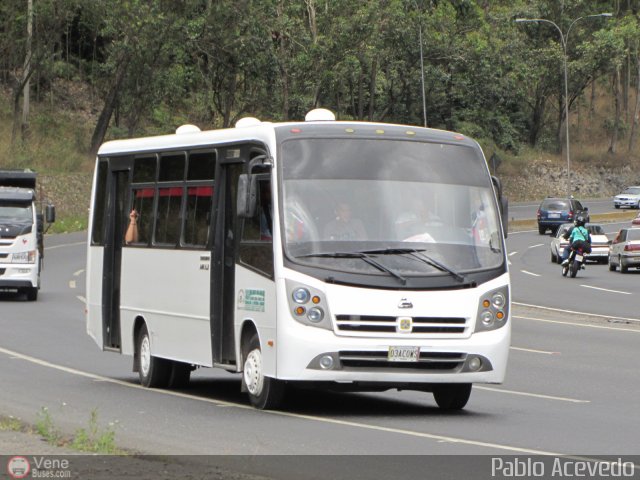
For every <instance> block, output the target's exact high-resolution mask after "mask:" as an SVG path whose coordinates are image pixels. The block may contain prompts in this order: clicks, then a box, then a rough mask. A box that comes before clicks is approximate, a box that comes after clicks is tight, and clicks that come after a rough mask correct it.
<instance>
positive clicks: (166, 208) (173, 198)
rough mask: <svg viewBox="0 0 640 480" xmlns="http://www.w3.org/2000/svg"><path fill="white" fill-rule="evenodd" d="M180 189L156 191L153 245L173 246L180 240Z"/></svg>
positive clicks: (181, 189)
mask: <svg viewBox="0 0 640 480" xmlns="http://www.w3.org/2000/svg"><path fill="white" fill-rule="evenodd" d="M183 190H184V189H183V188H182V187H166V188H159V189H158V213H157V219H156V230H155V235H154V238H153V239H154V243H155V244H157V245H172V246H175V245H177V244H178V241H179V240H180V208H181V206H182V192H183Z"/></svg>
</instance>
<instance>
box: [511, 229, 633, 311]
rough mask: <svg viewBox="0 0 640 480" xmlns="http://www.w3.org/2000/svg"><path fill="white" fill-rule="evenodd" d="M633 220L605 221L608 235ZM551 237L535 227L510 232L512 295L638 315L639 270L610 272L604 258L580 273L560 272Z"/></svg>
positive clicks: (539, 302)
mask: <svg viewBox="0 0 640 480" xmlns="http://www.w3.org/2000/svg"><path fill="white" fill-rule="evenodd" d="M628 225H629V222H624V223H607V224H602V226H603V228H604V230H605V233H606V234H607V237H609V239H613V238H614V236H615V234H616V233H617V232H618V231H619V229H620V228H622V227H623V226H628ZM550 243H551V237H550V236H548V235H539V234H538V232H537V231H533V230H532V231H522V232H515V233H514V232H512V233H510V234H509V238H508V239H507V248H508V251H509V261H510V263H511V265H510V271H511V275H512V282H513V284H514V287H513V289H514V300H515V301H517V302H520V303H523V304H530V305H544V306H548V307H554V308H558V309H565V310H571V311H575V312H589V313H596V314H599V315H604V316H609V317H611V316H612V317H620V319H628V318H631V319H640V312H638V302H637V298H638V295H640V270H629V272H628V273H626V274H621V273H620V270H619V269H618V271H616V272H610V271H609V269H608V267H607V266H606V265H603V264H595V263H589V264H587V265H586V269H585V270H581V271H580V272H578V276H577V277H576V278H568V277H562V275H561V273H560V272H561V267H560V265H558V264H556V263H552V262H551V250H550Z"/></svg>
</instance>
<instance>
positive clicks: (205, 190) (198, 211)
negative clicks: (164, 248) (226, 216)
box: [183, 186, 213, 247]
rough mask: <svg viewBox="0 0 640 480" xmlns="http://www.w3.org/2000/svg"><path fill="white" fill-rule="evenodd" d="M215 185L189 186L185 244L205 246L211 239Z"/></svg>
mask: <svg viewBox="0 0 640 480" xmlns="http://www.w3.org/2000/svg"><path fill="white" fill-rule="evenodd" d="M212 198H213V187H208V186H200V187H188V188H187V211H186V218H185V221H184V237H183V240H184V244H185V245H188V246H197V247H204V246H205V245H207V241H208V240H209V223H210V221H211V200H212Z"/></svg>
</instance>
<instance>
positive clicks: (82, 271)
mask: <svg viewBox="0 0 640 480" xmlns="http://www.w3.org/2000/svg"><path fill="white" fill-rule="evenodd" d="M83 273H84V268H83V269H82V270H78V271H77V272H73V276H74V277H78V276H80V275H81V274H83Z"/></svg>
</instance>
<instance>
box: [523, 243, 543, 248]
mask: <svg viewBox="0 0 640 480" xmlns="http://www.w3.org/2000/svg"><path fill="white" fill-rule="evenodd" d="M537 247H544V243H537V244H536V245H531V246H530V247H527V248H537Z"/></svg>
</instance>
